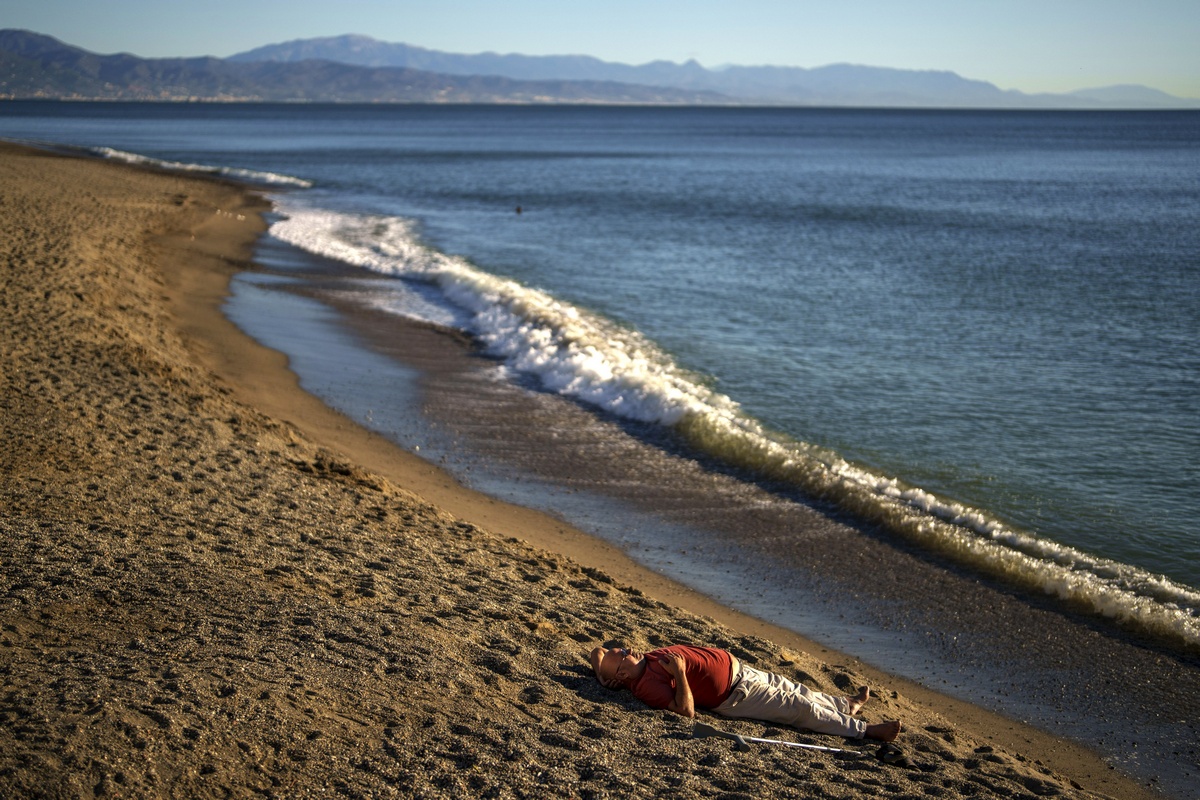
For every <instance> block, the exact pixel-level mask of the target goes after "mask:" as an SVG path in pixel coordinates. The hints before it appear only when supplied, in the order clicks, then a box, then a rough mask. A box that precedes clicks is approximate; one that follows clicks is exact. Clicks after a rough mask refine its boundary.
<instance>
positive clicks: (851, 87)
mask: <svg viewBox="0 0 1200 800" xmlns="http://www.w3.org/2000/svg"><path fill="white" fill-rule="evenodd" d="M306 58H322V59H326V60H330V61H338V62H342V63H354V64H361V65H371V66H393V67H410V68H416V69H428V70H432V71H436V72H442V73H446V74H452V75H470V74H489V75H502V76H505V77H509V78H515V79H525V80H531V79H534V80H536V79H546V78H549V77H556V78H559V79H565V80H611V81H620V82H623V83H633V84H642V85H654V86H667V87H673V88H679V89H689V90H696V91H711V92H718V93H720V94H723V95H727V96H728V97H730V98H732V99H733V100H735V101H736V102H739V103H769V104H784V105H854V106H858V105H863V106H873V105H886V106H934V107H981V108H1112V107H1135V108H1189V107H1191V108H1195V107H1200V101H1197V100H1187V99H1183V98H1178V97H1174V96H1172V95H1169V94H1167V93H1165V92H1161V91H1158V90H1157V89H1150V88H1148V87H1140V86H1126V87H1105V88H1099V89H1084V90H1080V91H1078V92H1072V93H1069V94H1057V95H1056V94H1036V95H1031V94H1025V93H1022V92H1018V91H1004V90H1002V89H999V88H998V87H996V86H995V85H993V84H991V83H988V82H986V81H980V80H971V79H968V78H963V77H961V76H959V75H957V74H956V73H954V72H950V71H944V70H939V71H934V70H930V71H919V70H898V69H889V68H885V67H868V66H860V65H853V64H832V65H829V66H824V67H816V68H813V69H806V68H803V67H771V66H762V67H753V66H729V67H724V68H721V69H712V70H710V69H706V68H705V67H703V66H701V65H700V64H698V63H697V62H696V61H687V62H685V63H683V64H676V63H673V62H669V61H652V62H650V63H648V64H643V65H640V66H631V65H628V64H618V63H613V62H607V61H602V60H600V59H598V58H594V57H592V56H526V55H518V54H507V55H501V54H497V53H479V54H474V55H460V54H454V53H445V52H440V51H437V50H429V49H426V48H423V47H416V46H414V45H408V44H403V43H388V42H381V41H378V40H376V39H372V38H371V37H368V36H361V35H353V34H349V35H345V36H330V37H321V38H315V39H298V40H294V41H290V42H283V43H280V44H272V45H266V46H264V47H258V48H255V49H253V50H249V51H246V52H243V53H238V54H236V55H233V56H230V60H231V61H241V62H253V61H279V62H297V61H300V60H303V59H306Z"/></svg>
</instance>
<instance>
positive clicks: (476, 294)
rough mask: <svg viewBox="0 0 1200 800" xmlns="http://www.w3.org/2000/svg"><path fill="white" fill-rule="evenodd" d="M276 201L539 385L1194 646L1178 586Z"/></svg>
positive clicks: (459, 267)
mask: <svg viewBox="0 0 1200 800" xmlns="http://www.w3.org/2000/svg"><path fill="white" fill-rule="evenodd" d="M278 210H280V211H281V212H282V213H283V214H284V217H283V219H281V220H280V221H278V222H276V223H274V224H273V226H272V227H271V233H272V234H273V235H274V236H275V237H276V238H278V239H280V240H282V241H284V242H288V243H290V244H292V245H295V246H297V247H300V248H302V249H305V250H307V251H309V252H312V253H314V254H317V255H320V256H324V257H327V258H332V259H337V260H340V261H343V262H345V263H348V264H352V265H355V266H358V267H362V268H365V269H369V270H372V271H374V272H377V273H382V274H386V275H391V276H395V277H398V278H403V279H405V280H407V281H415V282H419V283H423V284H427V285H430V286H433V287H436V288H437V289H438V290H439V292H440V294H441V296H442V297H444V298H445V300H446V301H447V302H448V303H450V304H452V305H453V306H455V307H456V311H457V315H458V318H459V319H465V320H467V322H466V323H465V327H466V329H467V330H468V331H469V332H470V333H472V334H473V335H474V336H476V337H477V338H478V339H479V340H480V341H481V342H482V343H483V344H484V345H485V346H486V348H487V350H488V351H489V352H490V353H491V354H492V355H494V356H497V357H499V358H502V359H504V361H505V363H506V364H507V365H508V366H509V367H510V368H512V369H514V370H518V371H520V372H523V373H525V374H528V375H532V376H536V378H537V379H538V380H539V381H540V383H541V384H542V386H543V387H545V388H546V389H547V390H549V391H553V392H558V393H561V394H563V395H566V396H569V397H572V398H576V399H578V400H581V401H584V402H587V403H590V404H592V405H594V406H597V407H599V408H602V409H604V410H606V411H608V412H610V413H613V414H616V415H619V416H621V417H625V418H628V419H632V420H638V421H642V422H650V423H656V424H659V425H663V426H668V427H671V428H673V429H674V430H676V431H678V432H679V433H680V434H681V435H682V436H683V437H685V438H686V440H687V441H688V442H689V443H690V444H692V445H693V446H695V447H697V448H700V449H701V450H702V451H703V452H706V453H708V454H710V455H711V456H713V457H715V458H717V459H720V460H721V461H723V462H725V463H727V464H730V465H732V466H734V467H737V468H740V469H744V470H748V471H750V472H752V473H754V474H757V475H759V476H762V477H764V478H768V479H771V480H774V481H781V482H785V483H786V484H788V485H792V486H795V487H797V488H800V489H802V490H803V491H805V492H806V493H808V494H810V495H813V496H815V497H818V498H820V499H822V500H824V501H827V502H830V503H832V504H834V505H836V506H838V507H840V508H842V509H845V510H847V511H849V512H851V513H853V514H855V515H857V516H858V517H860V518H862V519H865V520H867V521H870V522H874V523H878V524H880V525H883V526H885V527H886V528H887V529H888V530H890V531H892V532H893V533H895V534H896V535H899V536H901V537H903V538H904V539H906V540H908V541H910V542H912V543H914V544H916V545H918V546H920V547H921V548H924V549H927V550H930V551H934V552H937V553H939V554H942V555H944V556H947V557H950V558H952V559H954V560H955V561H957V562H959V563H964V564H967V565H969V566H971V567H973V568H976V569H979V570H981V571H983V572H985V573H987V574H989V575H992V576H995V577H997V578H1000V579H1002V580H1005V581H1009V582H1012V583H1015V584H1017V585H1020V586H1023V587H1025V588H1027V589H1032V590H1035V591H1041V592H1045V593H1046V594H1050V595H1055V596H1057V597H1059V598H1062V599H1064V600H1066V601H1068V602H1070V603H1072V604H1074V605H1076V606H1077V607H1081V608H1084V609H1087V610H1090V611H1091V612H1094V613H1097V614H1101V615H1103V616H1105V617H1109V618H1112V619H1115V620H1117V621H1119V622H1121V623H1123V624H1126V625H1129V626H1131V627H1133V628H1135V629H1138V630H1140V631H1142V632H1145V633H1149V634H1153V635H1157V636H1163V637H1166V638H1168V639H1171V640H1175V641H1182V642H1183V643H1185V644H1187V645H1189V646H1193V647H1196V646H1200V592H1197V591H1196V590H1194V589H1192V588H1190V587H1187V586H1184V585H1182V584H1179V583H1176V582H1174V581H1171V580H1169V579H1168V578H1166V577H1165V576H1160V575H1153V574H1151V573H1148V572H1146V571H1144V570H1142V569H1139V568H1137V567H1134V566H1131V565H1128V564H1123V563H1120V562H1116V561H1112V560H1109V559H1104V558H1099V557H1096V556H1092V555H1090V554H1088V553H1085V552H1083V551H1080V550H1076V549H1074V548H1071V547H1067V546H1065V545H1061V544H1058V543H1056V542H1053V541H1049V540H1047V539H1042V538H1039V537H1037V536H1034V535H1032V534H1029V533H1026V532H1022V531H1019V530H1015V529H1013V528H1010V527H1008V526H1006V525H1005V524H1004V523H1002V522H1001V521H999V520H997V519H994V518H992V517H991V516H989V515H988V514H987V513H986V512H985V511H983V510H980V509H976V508H971V507H968V506H965V505H961V504H959V503H956V502H953V501H951V500H947V499H944V498H940V497H937V496H935V495H934V494H932V493H930V492H927V491H925V490H923V489H921V488H919V487H916V486H910V485H907V484H905V483H904V482H902V481H901V480H899V479H898V478H894V477H889V476H886V475H881V474H877V473H875V472H872V471H871V470H869V469H866V468H863V467H861V466H858V465H855V464H852V463H850V462H848V461H846V460H845V459H843V458H842V457H841V456H839V455H838V454H837V453H836V452H834V451H832V450H829V449H826V448H822V447H818V446H816V445H812V444H809V443H806V442H801V441H795V440H792V439H789V438H787V437H785V436H782V435H779V434H777V433H775V432H773V431H771V430H769V429H767V428H766V427H765V426H764V425H763V424H762V423H761V422H760V421H758V420H756V419H754V418H753V417H751V416H749V415H748V414H746V413H744V412H743V411H742V409H741V408H740V406H739V405H738V403H737V402H735V401H734V400H732V399H731V398H729V397H727V396H725V395H723V394H721V393H719V392H716V391H714V390H712V389H710V388H708V387H707V386H706V385H705V381H704V379H703V378H702V376H698V375H695V374H692V373H689V372H688V371H686V370H684V369H682V368H681V367H680V366H678V365H677V364H676V363H675V362H674V360H673V359H672V358H671V357H670V355H669V354H667V353H666V352H664V351H663V350H661V349H660V348H658V347H657V346H656V345H655V344H654V343H653V342H651V341H649V340H648V339H646V338H645V337H644V336H642V335H641V334H639V333H638V332H637V331H634V330H630V329H629V328H626V327H622V326H620V325H617V324H616V323H614V322H612V321H611V320H608V319H606V318H604V317H602V316H600V315H597V314H593V313H591V312H588V311H586V310H583V309H580V308H577V307H575V306H573V305H571V304H569V303H566V302H563V301H561V300H559V299H557V298H555V297H553V296H551V295H550V294H548V293H546V292H543V291H540V290H538V289H535V288H530V287H527V286H523V285H521V284H520V283H518V282H516V281H513V280H510V279H506V278H503V277H500V276H498V275H493V274H491V273H488V272H486V271H484V270H481V269H479V268H477V267H475V266H474V265H472V264H470V263H469V262H468V261H466V260H465V259H463V258H460V257H456V256H453V255H448V254H446V253H443V252H440V251H438V250H436V249H434V248H431V247H428V246H427V245H425V244H424V243H423V242H422V241H421V239H420V237H419V235H418V232H417V228H416V223H415V222H414V221H412V220H409V219H404V218H400V217H390V216H379V215H358V214H348V213H341V212H335V211H328V210H320V209H312V208H305V207H302V206H299V205H295V206H292V207H288V206H287V204H286V202H284V201H281V202H280V204H279V205H278ZM427 321H435V320H427ZM436 321H439V322H440V320H436Z"/></svg>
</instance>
